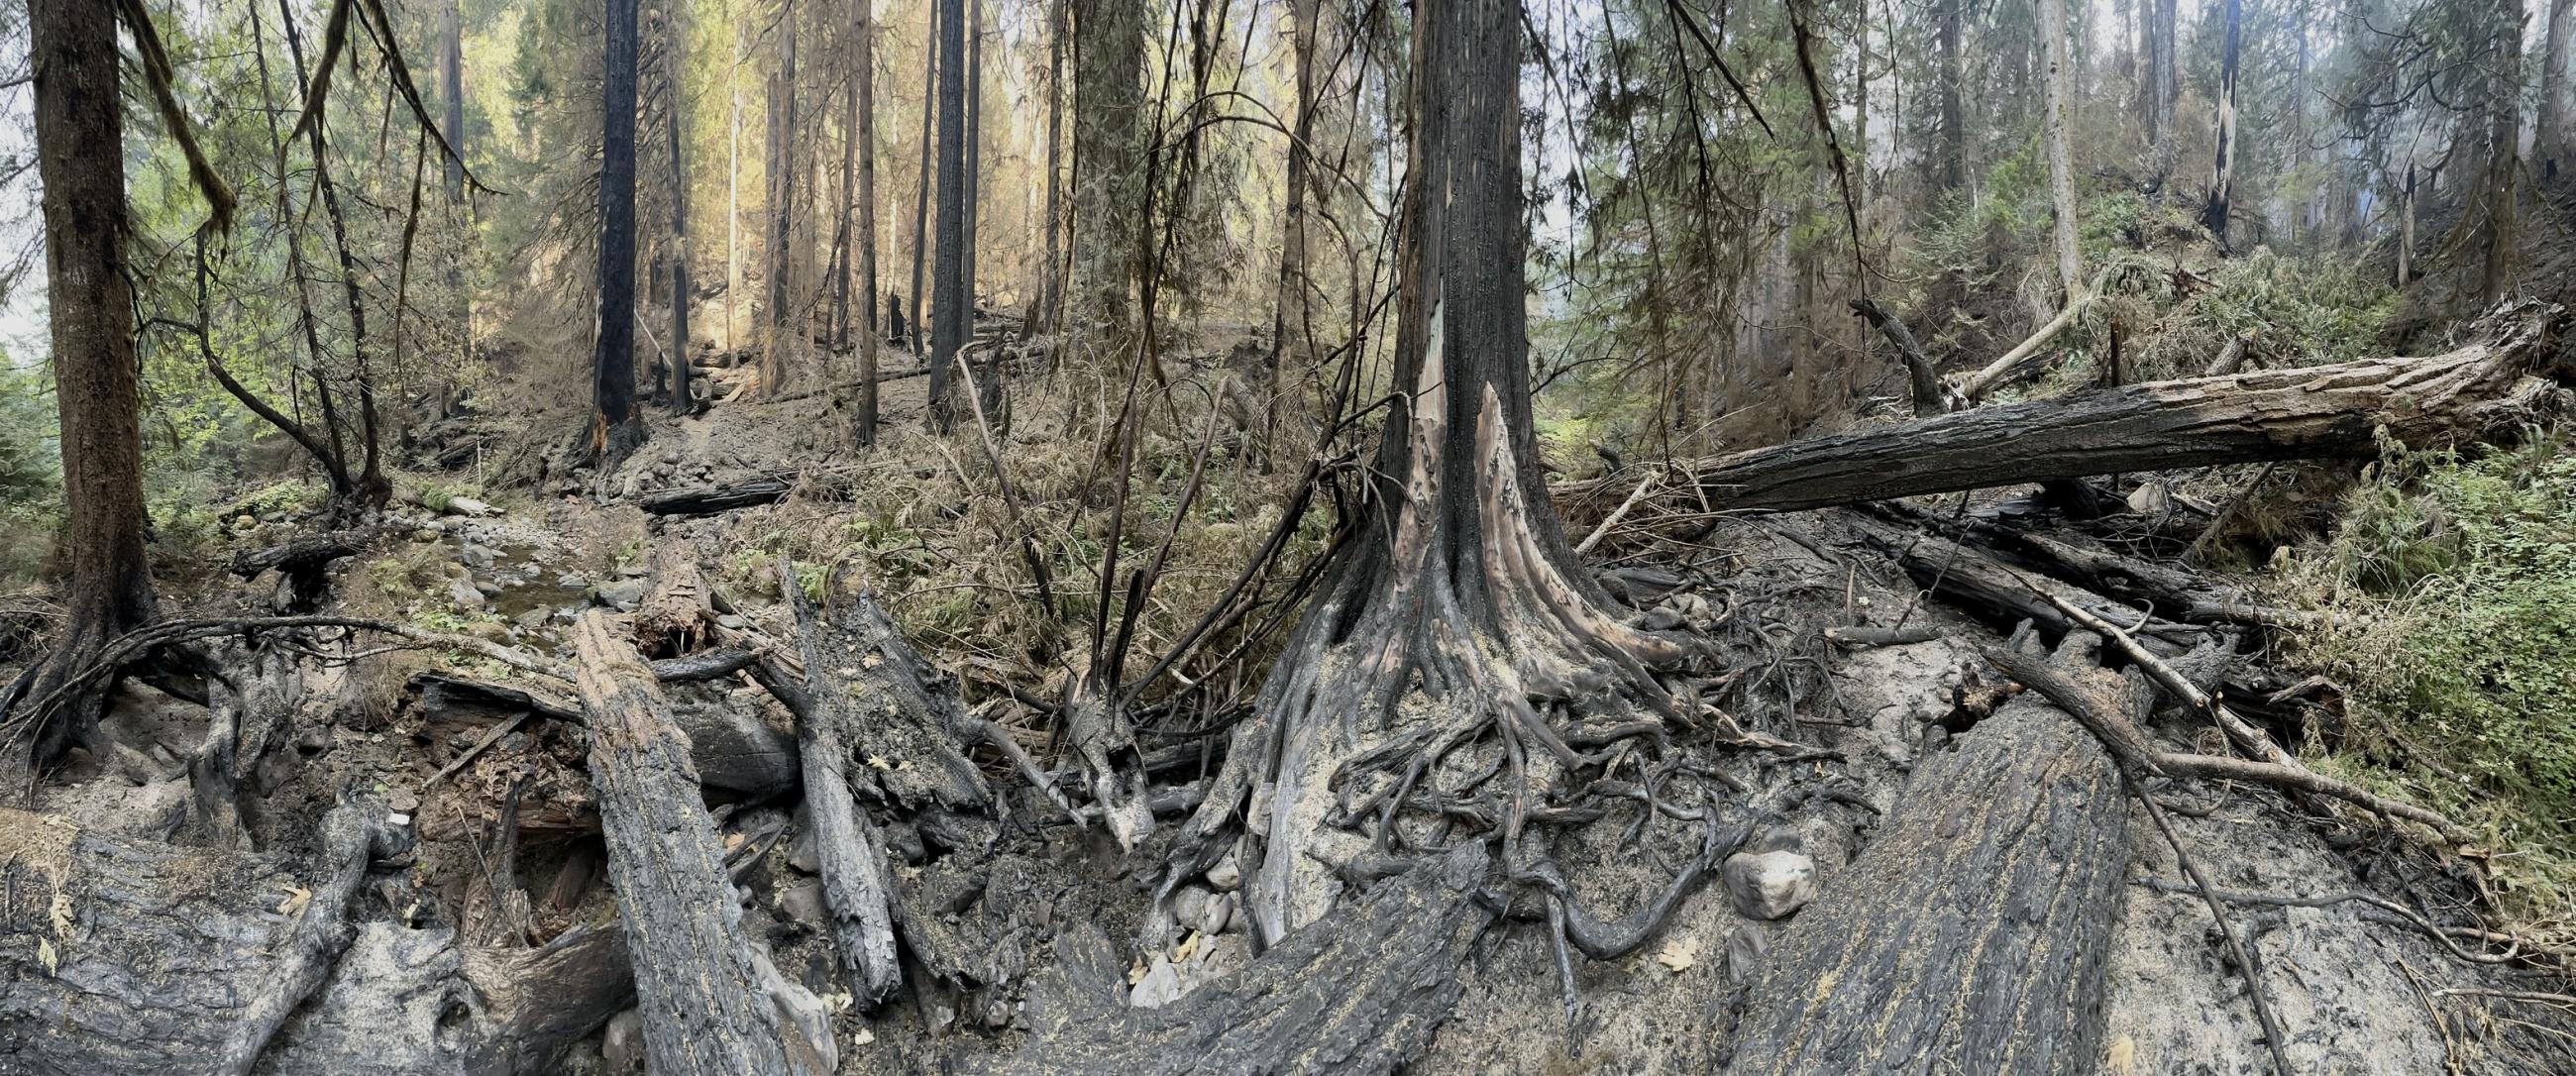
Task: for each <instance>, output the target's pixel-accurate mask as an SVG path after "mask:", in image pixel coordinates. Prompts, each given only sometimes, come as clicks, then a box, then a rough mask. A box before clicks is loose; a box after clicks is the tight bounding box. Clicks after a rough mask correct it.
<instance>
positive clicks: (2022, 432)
mask: <svg viewBox="0 0 2576 1076" xmlns="http://www.w3.org/2000/svg"><path fill="white" fill-rule="evenodd" d="M2563 320H2564V316H2563V314H2562V313H2560V312H2558V311H2556V310H2554V309H2550V308H2543V307H2537V306H2521V307H2514V308H2508V309H2507V310H2505V311H2503V312H2501V313H2500V315H2499V316H2498V317H2496V318H2495V319H2493V321H2492V322H2491V324H2494V325H2496V326H2498V328H2497V330H2496V331H2494V332H2493V333H2492V334H2491V336H2490V339H2489V342H2486V343H2479V344H2471V345H2469V346H2467V347H2463V348H2461V349H2459V350H2457V351H2453V352H2450V353H2449V354H2445V355H2437V356H2433V357H2430V358H2420V359H2418V358H2402V357H2401V358H2385V359H2365V360H2362V361H2359V362H2349V363H2342V364H2339V365H2334V366H2319V367H2310V368H2308V369H2304V370H2265V371H2260V372H2256V373H2250V374H2237V375H2231V376H2224V377H2210V378H2195V379H2190V380H2182V381H2160V382H2151V383H2148V384H2141V385H2130V386H2125V387H2121V388H2114V389H2091V390H2085V391H2079V392H2073V393H2068V394H2066V395H2064V396H2060V397H2057V398H2054V399H2049V400H2038V401H2032V402H2029V403H2020V404H2011V405H2008V406H2003V407H1988V408H1981V409H1978V410H1973V411H1962V412H1958V413H1956V414H1949V415H1943V416H1940V417H1938V418H1931V419H1924V420H1921V421H1917V422H1911V423H1906V424H1903V425H1896V426H1886V427H1880V428H1877V429H1869V430H1859V431H1854V432H1851V433H1844V434H1837V435H1834V436H1831V437H1820V438H1815V439H1811V440H1806V441H1798V442H1793V443H1790V444H1786V445H1776V446H1772V447H1769V448H1760V449H1754V450H1752V451H1748V452H1740V453H1736V454H1734V455H1731V456H1721V457H1717V458H1715V459H1710V460H1704V461H1702V462H1700V463H1698V464H1696V465H1694V466H1693V467H1692V469H1691V470H1692V481H1693V483H1695V484H1696V485H1697V486H1698V489H1697V490H1696V491H1691V490H1690V489H1689V487H1688V486H1687V485H1685V486H1682V487H1679V488H1678V489H1676V490H1675V491H1674V492H1673V493H1670V494H1667V496H1677V497H1678V500H1677V501H1676V506H1677V507H1678V506H1679V503H1680V501H1688V502H1689V507H1688V508H1687V509H1685V510H1686V511H1690V512H1696V511H1698V510H1699V503H1700V501H1699V498H1701V497H1703V496H1704V497H1706V498H1707V500H1708V503H1710V504H1712V505H1715V506H1717V507H1719V508H1721V509H1744V510H1769V511H1794V510H1797V509H1803V508H1819V507H1824V506H1827V505H1835V504H1849V503H1852V502H1855V501H1870V500H1884V499H1887V498H1891V497H1909V496H1915V495H1918V494H1926V493H1946V492H1951V491H1956V490H1963V489H1981V488H1986V487H1990V486H2002V485H2016V484H2020V483H2025V482H2039V481H2044V480H2050V479H2060V478H2079V477H2083V476H2086V475H2098V474H2114V473H2120V472H2128V471H2152V470H2161V469H2165V468H2170V467H2200V466H2208V465H2211V464H2220V463H2257V462H2262V461H2265V460H2285V459H2317V458H2329V457H2350V458H2370V457H2375V456H2377V455H2378V454H2379V448H2378V443H2377V441H2376V440H2375V439H2374V434H2373V431H2374V430H2379V429H2385V430H2386V431H2387V432H2388V433H2389V434H2390V435H2391V436H2393V437H2395V438H2396V439H2397V440H2398V441H2400V442H2402V443H2405V444H2408V445H2414V446H2419V447H2421V446H2429V445H2442V444H2452V443H2459V442H2464V441H2481V440H2495V439H2504V438H2510V437H2511V436H2513V435H2514V433H2515V431H2516V430H2518V429H2519V428H2520V427H2521V425H2522V424H2524V423H2527V422H2529V421H2531V420H2532V419H2533V418H2534V417H2536V416H2537V415H2539V414H2542V413H2544V412H2545V410H2546V401H2547V400H2548V398H2549V396H2550V394H2551V393H2553V392H2554V391H2555V386H2554V385H2553V384H2552V381H2553V379H2554V380H2555V381H2557V382H2558V383H2562V384H2563V383H2576V369H2571V368H2569V367H2568V366H2567V365H2566V360H2565V359H2564V358H2563V357H2561V356H2559V355H2558V354H2557V352H2556V347H2557V345H2556V340H2557V339H2558V336H2559V333H2560V331H2561V329H2562V328H2563V325H2562V322H2563ZM2550 363H2556V364H2558V365H2556V366H2555V367H2551V366H2546V365H2544V364H2550ZM1626 493H1627V489H1626V487H1625V486H1624V485H1621V486H1617V487H1616V488H1613V484H1609V483H1601V482H1593V483H1584V484H1579V485H1574V486H1568V487H1566V488H1565V489H1563V490H1561V491H1560V496H1562V497H1564V498H1565V499H1567V500H1569V501H1571V502H1573V505H1572V509H1571V511H1570V514H1571V515H1572V516H1574V517H1575V518H1577V519H1578V520H1580V519H1586V518H1590V517H1591V515H1592V514H1593V511H1594V509H1592V508H1586V507H1584V506H1585V505H1587V504H1589V505H1595V506H1598V507H1599V508H1606V507H1608V504H1610V503H1616V501H1617V499H1618V498H1619V497H1621V496H1624V495H1625V494H1626Z"/></svg>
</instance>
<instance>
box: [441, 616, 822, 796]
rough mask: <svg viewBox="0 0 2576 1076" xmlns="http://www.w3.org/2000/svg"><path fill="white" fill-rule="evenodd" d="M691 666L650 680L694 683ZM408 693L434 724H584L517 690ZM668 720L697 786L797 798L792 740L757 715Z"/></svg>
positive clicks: (715, 711)
mask: <svg viewBox="0 0 2576 1076" xmlns="http://www.w3.org/2000/svg"><path fill="white" fill-rule="evenodd" d="M733 653H734V654H736V655H741V657H742V661H743V664H744V665H745V666H748V665H750V663H751V661H752V660H753V658H752V656H750V655H748V654H744V653H743V652H741V651H735V652H733ZM691 660H692V659H689V658H673V659H665V660H663V661H657V662H654V663H653V665H652V668H653V670H654V672H655V674H656V676H655V678H656V679H658V680H664V681H665V682H669V680H670V678H665V677H662V676H660V675H659V674H660V673H661V672H662V671H663V668H664V667H665V666H670V665H681V666H683V670H684V671H686V672H689V673H691V674H692V675H694V673H695V672H696V671H697V670H696V669H695V668H694V667H688V666H686V663H688V662H689V661H691ZM728 660H730V658H728ZM686 678H687V677H683V678H682V679H686ZM411 689H412V691H413V692H414V694H415V695H416V697H417V700H418V701H416V702H415V703H414V704H413V711H414V712H415V713H417V714H419V715H420V716H422V717H424V718H427V719H429V720H433V721H494V722H498V721H509V720H512V719H514V718H516V717H518V716H519V715H521V714H534V715H536V716H538V717H544V718H549V719H551V720H556V721H567V722H573V723H576V724H578V723H581V722H582V721H583V720H585V713H584V711H582V710H581V709H580V708H579V707H578V706H576V705H575V704H573V703H570V702H568V701H566V700H563V699H558V698H555V697H553V696H551V695H548V694H546V693H544V692H543V691H539V690H531V689H529V688H527V687H525V686H522V685H513V684H496V683H490V682H487V681H482V680H470V679H467V678H465V677H461V676H456V675H453V674H449V673H437V672H428V673H419V674H416V675H414V676H413V677H412V678H411ZM670 720H671V723H672V724H673V725H675V726H677V727H678V728H679V730H680V732H681V733H682V734H683V735H685V736H686V737H688V741H689V761H690V763H691V765H692V766H694V767H695V772H696V774H697V778H698V783H699V784H700V785H703V786H705V787H706V788H710V789H715V790H717V791H721V792H728V793H732V794H733V795H735V796H738V797H741V798H744V799H752V800H761V799H768V798H771V797H774V796H780V795H784V794H786V793H788V792H791V791H794V790H795V788H796V782H797V776H796V774H797V761H796V740H795V738H794V737H792V736H790V735H788V734H787V733H786V732H784V731H781V730H779V729H777V728H773V727H771V726H770V724H769V723H768V722H767V721H765V720H763V719H762V717H761V715H760V713H759V711H758V709H757V708H755V707H752V706H749V705H744V704H740V703H735V702H729V701H717V702H709V703H681V704H677V705H674V706H672V707H671V708H670Z"/></svg>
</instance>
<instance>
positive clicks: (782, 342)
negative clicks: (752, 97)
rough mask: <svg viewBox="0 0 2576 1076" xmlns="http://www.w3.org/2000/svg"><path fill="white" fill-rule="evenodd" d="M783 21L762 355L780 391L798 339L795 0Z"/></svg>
mask: <svg viewBox="0 0 2576 1076" xmlns="http://www.w3.org/2000/svg"><path fill="white" fill-rule="evenodd" d="M779 21H780V23H782V24H783V25H784V28H785V29H786V31H787V43H786V53H785V55H784V56H782V57H781V58H780V60H779V67H778V79H777V86H778V89H777V90H775V91H773V92H772V93H771V95H770V96H771V103H772V107H773V108H774V109H775V110H776V114H777V116H778V123H777V125H776V126H775V127H774V128H772V129H771V131H770V140H769V250H768V254H767V260H768V262H769V346H768V347H766V348H764V349H762V351H761V355H760V391H761V393H762V394H763V395H769V394H773V393H776V392H777V391H779V390H780V389H781V388H784V387H785V382H786V380H787V359H788V351H789V347H788V342H789V341H790V340H793V339H795V332H794V330H793V329H792V328H791V325H792V324H793V323H792V322H791V320H790V319H789V318H788V316H787V308H788V307H789V306H790V305H791V304H792V303H793V297H792V296H791V295H790V294H789V292H788V287H787V276H788V266H789V264H790V263H789V257H790V256H791V251H792V248H793V246H794V243H793V242H792V241H791V239H790V232H789V226H790V225H791V224H792V223H793V222H794V220H795V205H796V164H795V161H796V149H795V147H796V0H787V5H786V8H785V9H784V10H783V11H782V12H781V14H780V15H779Z"/></svg>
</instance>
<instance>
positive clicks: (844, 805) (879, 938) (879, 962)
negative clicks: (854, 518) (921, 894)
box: [778, 559, 903, 1005]
mask: <svg viewBox="0 0 2576 1076" xmlns="http://www.w3.org/2000/svg"><path fill="white" fill-rule="evenodd" d="M778 577H779V578H778V582H779V590H780V592H781V593H783V594H785V595H786V596H787V601H788V603H789V604H790V605H791V606H793V607H794V609H795V613H796V636H797V642H798V648H799V652H800V653H801V654H802V655H803V657H804V660H805V694H806V697H807V698H808V699H809V700H810V705H809V707H808V709H807V711H806V712H805V713H803V714H801V715H799V716H798V717H797V721H796V745H797V748H798V749H799V751H800V752H801V753H802V763H803V776H804V781H805V816H806V819H807V824H808V825H809V826H810V827H811V830H812V833H813V840H814V852H815V859H816V865H817V866H818V867H819V868H820V869H821V872H822V875H823V899H824V903H825V906H826V907H827V908H828V909H829V910H830V912H831V919H832V924H831V925H832V939H833V941H834V942H835V943H836V946H837V951H838V952H839V954H840V958H841V964H842V967H843V968H844V969H846V970H847V971H848V972H849V975H850V980H851V981H850V985H851V988H852V989H851V993H853V994H854V995H856V996H857V997H858V999H859V1000H860V1001H861V1002H862V1003H864V1004H868V1005H874V1004H875V1003H877V1002H879V1001H882V1000H884V998H885V997H886V995H888V994H890V993H893V992H894V988H895V987H896V985H898V984H899V983H900V982H901V981H902V977H903V968H902V965H901V964H900V963H899V962H898V961H897V960H896V957H895V934H894V929H895V926H894V925H895V917H894V885H893V880H892V879H890V878H888V877H887V875H886V862H885V842H884V841H882V840H881V839H879V838H878V836H877V832H876V827H875V826H874V825H873V824H871V823H870V822H869V820H868V817H867V815H865V814H863V813H861V812H860V811H859V808H858V802H857V800H856V799H855V798H854V797H853V796H852V795H851V794H850V778H849V770H850V762H851V750H852V748H853V747H855V746H857V745H858V744H860V743H863V742H865V741H864V740H862V739H860V736H861V735H862V733H861V732H860V729H859V724H858V722H857V721H856V720H855V716H854V715H853V713H852V712H851V711H852V709H853V707H854V703H853V701H852V699H851V698H850V693H849V692H847V691H838V690H834V688H833V685H832V681H831V678H830V674H829V673H828V672H826V669H827V668H828V667H829V663H827V662H826V661H825V660H824V658H823V653H824V651H823V643H822V634H821V630H820V628H819V627H818V626H817V624H816V621H815V616H814V610H813V609H812V608H811V607H810V606H808V605H807V604H806V602H805V595H804V591H803V589H802V588H800V587H798V586H797V585H796V576H795V571H794V569H793V567H791V566H790V565H789V564H788V563H787V562H786V561H785V560H783V559H782V560H781V561H779V564H778Z"/></svg>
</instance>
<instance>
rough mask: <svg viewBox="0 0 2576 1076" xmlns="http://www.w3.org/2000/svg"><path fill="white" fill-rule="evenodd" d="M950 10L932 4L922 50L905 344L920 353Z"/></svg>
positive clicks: (946, 7)
mask: <svg viewBox="0 0 2576 1076" xmlns="http://www.w3.org/2000/svg"><path fill="white" fill-rule="evenodd" d="M947 11H948V5H947V4H945V3H937V4H932V5H931V6H930V35H929V37H930V44H928V45H927V46H925V47H923V49H922V50H921V167H920V169H918V170H917V171H916V172H915V173H914V175H913V180H914V183H913V192H912V323H911V325H910V326H909V327H907V331H906V333H905V336H904V344H905V346H906V347H908V348H910V349H911V351H912V353H913V354H914V355H916V356H918V355H920V354H921V349H922V345H923V341H922V336H923V333H922V327H921V302H922V291H921V271H922V267H923V266H924V265H927V264H928V263H929V262H928V258H929V254H930V232H929V224H930V171H931V169H932V168H934V167H936V166H937V165H936V162H937V160H938V158H937V156H936V155H935V154H934V153H933V152H932V150H933V149H934V148H935V146H936V138H935V137H934V136H935V135H936V134H937V133H938V132H937V130H936V123H937V121H938V118H939V117H938V113H939V105H938V101H939V45H938V42H939V20H940V19H942V18H944V17H946V15H947ZM896 320H897V321H898V322H901V321H902V319H900V318H898V319H896Z"/></svg>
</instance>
